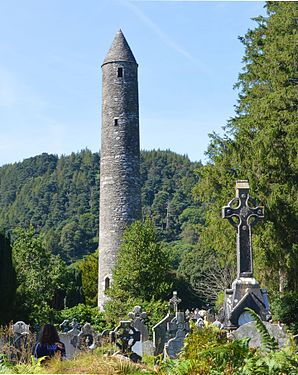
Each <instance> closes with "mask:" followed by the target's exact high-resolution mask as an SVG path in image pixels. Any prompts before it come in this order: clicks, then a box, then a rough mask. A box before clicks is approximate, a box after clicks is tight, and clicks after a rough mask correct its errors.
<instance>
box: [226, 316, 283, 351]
mask: <svg viewBox="0 0 298 375" xmlns="http://www.w3.org/2000/svg"><path fill="white" fill-rule="evenodd" d="M263 323H264V325H265V327H266V329H267V331H268V333H269V334H270V336H271V337H274V338H275V340H276V341H277V343H278V346H279V347H280V348H282V347H283V346H285V345H286V344H287V341H288V339H289V338H288V335H287V333H286V332H285V330H284V329H283V327H281V326H279V325H278V324H271V323H268V322H263ZM232 336H233V337H234V338H236V339H242V338H244V337H249V338H250V340H249V346H250V347H261V346H262V343H261V334H260V333H259V331H258V330H257V327H256V322H249V323H246V324H243V325H242V326H240V327H239V328H237V329H236V330H235V331H233V333H232Z"/></svg>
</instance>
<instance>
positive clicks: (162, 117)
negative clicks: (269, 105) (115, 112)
mask: <svg viewBox="0 0 298 375" xmlns="http://www.w3.org/2000/svg"><path fill="white" fill-rule="evenodd" d="M264 4H265V3H264V2H253V1H252V2H240V1H239V2H237V1H230V2H224V1H219V2H217V1H204V2H201V1H128V0H84V1H82V0H42V1H41V0H26V1H22V0H1V1H0V131H1V133H0V134H1V142H0V165H3V164H6V163H12V162H16V161H21V160H23V159H24V158H27V157H30V156H34V155H37V154H40V153H42V152H48V153H54V154H58V155H61V154H65V155H67V154H70V153H71V152H73V151H74V152H76V151H79V150H81V149H84V148H86V147H87V148H89V149H90V150H92V151H98V150H99V148H100V123H101V68H100V66H101V63H102V61H103V59H104V57H105V55H106V53H107V51H108V49H109V47H110V45H111V43H112V40H113V38H114V35H115V33H116V32H117V30H119V28H121V29H122V30H123V33H124V35H125V36H126V39H127V41H128V43H129V45H130V47H131V49H132V51H133V53H134V55H135V57H136V59H137V62H138V64H139V100H140V135H141V147H142V149H146V150H151V149H153V148H155V149H158V148H160V149H171V150H172V151H175V152H177V153H180V154H187V155H188V156H189V157H190V159H191V160H193V161H194V160H202V161H203V162H204V161H205V156H204V152H205V151H206V149H207V146H208V142H209V139H208V133H211V132H212V131H216V132H219V133H220V132H221V128H222V126H224V125H225V124H226V121H227V120H228V119H229V118H230V117H231V116H233V114H234V105H235V104H236V101H237V92H236V91H234V90H233V84H234V83H235V82H236V80H237V76H238V74H239V72H240V71H241V67H242V63H241V60H242V57H243V53H244V49H243V46H242V45H241V43H240V41H239V40H238V36H239V35H244V34H245V33H246V31H247V30H248V28H252V27H254V25H255V23H254V22H252V21H251V20H250V18H252V17H256V16H258V15H260V14H265V10H264V8H263V7H264Z"/></svg>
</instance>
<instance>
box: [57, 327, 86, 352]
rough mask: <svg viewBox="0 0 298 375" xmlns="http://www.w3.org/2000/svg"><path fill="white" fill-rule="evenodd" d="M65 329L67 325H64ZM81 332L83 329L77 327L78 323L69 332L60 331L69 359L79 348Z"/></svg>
mask: <svg viewBox="0 0 298 375" xmlns="http://www.w3.org/2000/svg"><path fill="white" fill-rule="evenodd" d="M64 329H66V327H64ZM80 332H81V331H80V330H79V329H78V328H77V325H75V326H74V327H73V328H71V329H70V330H69V331H67V332H59V338H60V341H61V342H63V344H64V345H65V354H66V358H67V359H69V358H73V356H74V355H75V354H76V353H77V351H78V350H79V347H78V336H79V334H80Z"/></svg>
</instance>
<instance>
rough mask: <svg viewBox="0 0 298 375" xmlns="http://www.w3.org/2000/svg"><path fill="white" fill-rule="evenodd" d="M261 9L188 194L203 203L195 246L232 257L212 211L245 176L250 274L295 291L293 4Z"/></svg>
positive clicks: (297, 162) (225, 227)
mask: <svg viewBox="0 0 298 375" xmlns="http://www.w3.org/2000/svg"><path fill="white" fill-rule="evenodd" d="M266 10H267V17H257V18H255V19H254V20H255V22H256V24H257V25H256V27H255V28H254V29H253V30H248V32H247V34H246V35H245V36H244V37H241V38H240V41H241V42H242V43H243V45H244V47H245V54H244V57H243V63H244V66H243V71H242V72H241V73H240V74H239V79H238V82H237V84H236V88H238V89H239V101H238V104H237V106H236V115H235V116H234V117H233V118H232V119H231V120H230V121H229V122H228V124H227V126H226V127H225V134H224V136H222V137H220V136H218V135H216V134H213V135H212V136H211V141H210V145H209V148H208V151H207V155H208V157H209V162H208V163H207V164H206V165H205V166H204V167H203V168H201V169H200V170H199V175H200V180H199V182H198V184H197V185H196V188H195V194H196V196H197V197H198V198H199V199H200V200H201V201H203V202H204V204H205V205H206V206H207V210H206V212H207V213H206V227H204V228H202V230H201V233H200V238H201V244H202V245H203V246H205V247H209V248H212V249H213V250H214V251H215V252H216V253H217V254H219V255H220V256H221V257H222V259H235V255H234V253H235V245H234V242H233V241H231V238H233V237H234V235H235V234H234V232H233V229H232V228H230V226H229V224H228V223H227V222H226V221H224V220H221V218H220V212H221V211H220V209H221V207H222V206H224V205H226V204H227V202H228V201H229V200H230V199H231V198H233V194H234V193H233V192H234V185H235V181H236V180H237V179H248V180H249V182H250V186H251V195H252V196H253V197H255V198H256V199H257V201H258V202H259V203H260V204H262V205H264V206H265V222H264V224H263V225H261V226H258V227H256V228H255V229H254V240H253V244H254V256H255V257H254V259H255V262H254V264H255V269H256V273H257V277H258V278H259V280H260V281H261V282H262V284H263V285H266V286H267V287H269V288H270V289H271V290H273V289H275V290H276V289H278V288H279V290H280V291H284V290H285V288H289V289H292V290H297V289H298V284H297V264H298V251H297V250H298V248H297V238H298V215H297V212H298V194H297V192H298V188H297V181H298V156H297V152H298V141H297V134H298V121H297V102H298V100H297V83H298V80H297V77H298V72H297V69H298V64H297V19H298V4H297V2H268V3H267V4H266Z"/></svg>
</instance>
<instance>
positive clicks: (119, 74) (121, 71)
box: [117, 68, 123, 78]
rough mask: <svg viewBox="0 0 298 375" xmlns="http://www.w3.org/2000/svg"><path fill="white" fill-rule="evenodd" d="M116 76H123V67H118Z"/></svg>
mask: <svg viewBox="0 0 298 375" xmlns="http://www.w3.org/2000/svg"><path fill="white" fill-rule="evenodd" d="M117 76H118V78H122V77H123V68H118V73H117Z"/></svg>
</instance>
